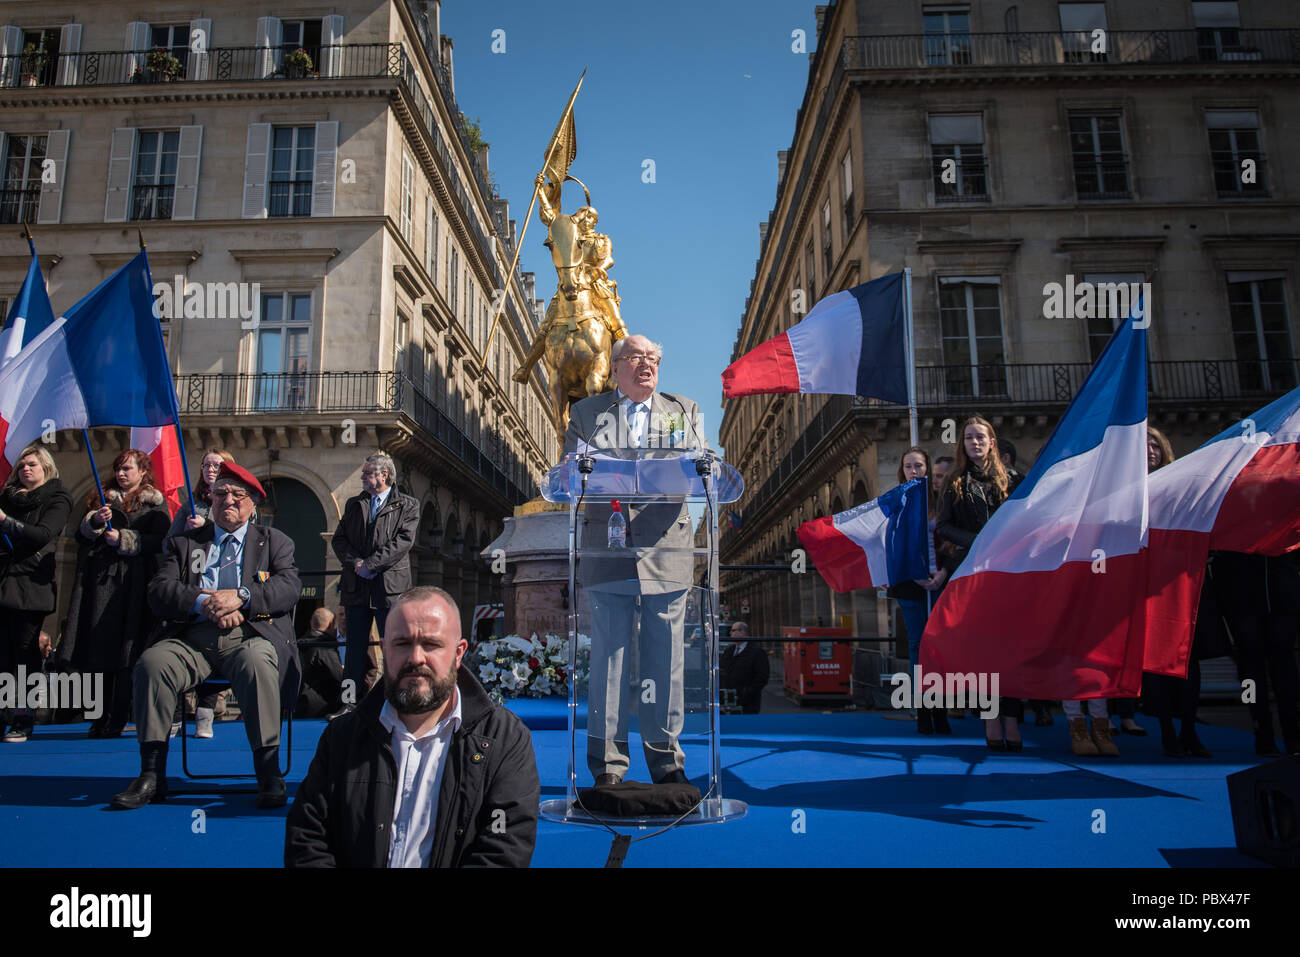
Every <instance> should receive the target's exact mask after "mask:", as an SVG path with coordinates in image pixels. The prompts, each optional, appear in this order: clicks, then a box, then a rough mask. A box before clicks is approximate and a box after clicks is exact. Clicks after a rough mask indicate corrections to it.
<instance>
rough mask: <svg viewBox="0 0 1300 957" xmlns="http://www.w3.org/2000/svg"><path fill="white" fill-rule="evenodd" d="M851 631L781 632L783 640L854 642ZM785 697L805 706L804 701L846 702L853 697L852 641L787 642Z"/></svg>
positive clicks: (837, 629) (810, 629)
mask: <svg viewBox="0 0 1300 957" xmlns="http://www.w3.org/2000/svg"><path fill="white" fill-rule="evenodd" d="M852 636H853V632H852V631H851V630H850V629H848V628H795V627H790V626H786V627H784V628H782V629H781V637H782V638H822V637H825V638H827V639H831V638H841V639H844V638H851V637H852ZM783 648H784V654H783V660H784V662H785V693H786V696H787V697H790V698H792V699H794V700H795V701H798V702H800V703H802V702H803V701H804V700H805V699H816V700H818V701H841V700H843V701H847V700H849V699H850V698H851V697H852V695H853V687H852V684H851V682H850V680H849V679H850V677H851V676H852V674H853V644H852V642H851V641H830V640H827V641H787V642H785V644H784V646H783Z"/></svg>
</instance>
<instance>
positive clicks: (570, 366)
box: [483, 70, 627, 438]
mask: <svg viewBox="0 0 1300 957" xmlns="http://www.w3.org/2000/svg"><path fill="white" fill-rule="evenodd" d="M586 75H587V71H586V70H583V71H582V76H581V77H579V78H578V85H577V86H576V87H574V89H573V94H572V95H571V96H570V97H569V102H568V105H567V106H565V108H564V113H563V114H562V115H561V116H560V122H559V123H558V124H557V125H556V127H555V132H554V133H553V134H551V142H550V143H549V144H548V145H547V147H546V154H545V158H544V160H543V164H542V171H541V172H540V173H538V174H537V178H536V180H535V181H534V183H533V198H532V200H531V201H530V202H529V204H528V214H527V215H526V216H525V217H524V229H523V232H521V233H520V235H519V242H518V243H516V244H515V255H514V259H513V260H512V261H511V263H510V269H509V270H507V273H506V274H507V275H511V274H513V272H514V269H515V264H516V263H518V261H519V252H520V250H521V249H522V248H523V243H524V236H525V235H526V234H527V232H528V222H529V220H530V219H532V216H533V203H535V202H537V201H538V200H539V199H540V200H541V205H540V209H539V213H540V215H541V219H542V222H543V223H544V224H545V225H546V228H547V231H546V244H545V245H546V246H547V247H548V248H549V249H550V250H551V261H552V262H553V263H554V264H555V275H556V290H555V295H554V296H552V297H551V301H550V304H549V305H548V306H547V307H546V316H545V318H544V319H543V321H542V326H541V328H540V329H538V330H537V338H536V339H534V340H533V343H532V346H531V347H530V348H529V350H528V355H527V356H525V357H524V361H523V364H522V365H521V366H520V367H519V369H518V370H516V372H515V373H514V375H513V376H511V378H513V379H514V380H515V381H516V382H527V381H528V376H529V373H530V372H531V371H532V368H533V366H534V365H536V364H537V362H538V361H539V360H540V359H542V358H545V359H546V367H547V369H548V370H549V372H550V383H551V400H552V422H553V423H554V425H555V428H556V431H557V432H558V433H559V436H560V438H563V437H564V433H565V431H566V430H567V429H568V428H569V406H570V405H571V404H572V403H573V401H574V400H576V399H585V398H586V397H587V396H590V395H599V394H600V393H602V392H604V391H606V383H607V381H608V380H609V379H610V374H609V370H610V357H611V354H612V350H613V348H614V343H615V342H617V341H618V340H619V339H622V338H623V337H624V336H626V335H627V326H626V325H624V324H623V317H622V316H621V315H620V314H619V308H618V304H619V298H618V283H617V282H615V281H614V280H612V279H610V278H609V268H610V267H611V266H613V265H614V255H613V249H614V246H613V243H612V242H610V238H609V237H608V236H606V235H605V234H604V233H598V232H596V222H597V219H598V217H597V215H596V210H595V209H593V208H592V205H591V193H590V192H588V191H587V187H586V186H585V185H584V184H583V183H582V181H581V180H579V179H577V178H575V177H573V176H570V175H569V166H570V165H571V164H572V163H573V160H574V157H575V156H577V155H578V135H577V131H576V129H575V127H574V122H573V101H574V100H576V99H577V98H578V91H579V90H581V89H582V80H583V77H585V76H586ZM570 180H571V181H573V182H575V183H577V184H578V185H579V186H581V187H582V191H583V193H584V195H585V196H586V199H587V204H586V205H585V206H582V207H579V208H578V209H577V210H575V211H574V212H573V213H572V214H567V213H563V212H561V211H560V190H561V188H562V187H563V186H564V184H565V182H566V181H570ZM504 305H505V302H504V297H502V300H501V302H500V303H499V304H498V305H497V307H496V310H495V315H494V316H493V318H492V328H491V330H490V331H489V332H488V344H489V345H488V348H490V347H491V342H492V337H493V336H494V335H495V333H496V328H497V322H498V321H499V320H500V318H501V310H502V308H503V306H504ZM487 353H488V349H484V351H483V364H484V367H486V364H487Z"/></svg>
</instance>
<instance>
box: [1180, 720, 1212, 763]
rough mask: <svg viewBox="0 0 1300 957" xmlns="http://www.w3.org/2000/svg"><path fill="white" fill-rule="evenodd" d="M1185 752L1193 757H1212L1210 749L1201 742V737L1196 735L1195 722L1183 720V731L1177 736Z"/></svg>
mask: <svg viewBox="0 0 1300 957" xmlns="http://www.w3.org/2000/svg"><path fill="white" fill-rule="evenodd" d="M1178 739H1179V740H1180V741H1181V742H1182V745H1183V747H1184V748H1185V749H1186V750H1187V753H1188V754H1189V755H1191V756H1192V757H1194V758H1212V757H1214V755H1213V754H1211V753H1210V749H1209V748H1207V747H1206V746H1205V745H1203V744H1202V743H1201V739H1200V738H1198V737H1197V736H1196V722H1195V721H1184V722H1183V733H1182V734H1180V735H1179V736H1178Z"/></svg>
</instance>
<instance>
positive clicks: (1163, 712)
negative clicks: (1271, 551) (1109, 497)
mask: <svg viewBox="0 0 1300 957" xmlns="http://www.w3.org/2000/svg"><path fill="white" fill-rule="evenodd" d="M1173 460H1174V450H1173V446H1171V445H1170V444H1169V440H1168V439H1167V438H1165V436H1164V434H1163V433H1162V432H1161V431H1160V430H1159V429H1156V428H1153V427H1150V426H1148V427H1147V472H1148V473H1150V472H1154V471H1155V470H1156V469H1159V468H1164V467H1165V466H1166V465H1168V464H1169V463H1170V462H1172V461H1173ZM1209 581H1210V574H1209V572H1207V573H1206V579H1205V582H1204V583H1203V585H1202V589H1201V601H1202V605H1204V603H1205V601H1206V599H1207V598H1211V597H1213V596H1212V594H1211V593H1209V592H1207V589H1206V586H1207V585H1208V584H1209ZM1197 617H1198V618H1201V617H1202V615H1201V614H1200V613H1199V612H1198V614H1197ZM1207 617H1208V616H1207ZM1199 630H1200V629H1198V631H1199ZM1196 645H1197V642H1196V638H1195V635H1193V638H1192V648H1191V653H1190V654H1189V655H1188V662H1187V677H1186V678H1174V677H1172V676H1170V675H1157V674H1152V673H1151V672H1147V673H1146V674H1144V675H1143V676H1142V698H1143V701H1144V703H1145V704H1146V708H1147V710H1148V711H1149V712H1151V713H1154V714H1155V716H1156V717H1157V718H1158V719H1159V720H1160V744H1161V747H1163V749H1164V752H1165V754H1166V755H1167V756H1168V757H1171V758H1185V757H1188V756H1189V755H1190V756H1192V757H1197V758H1211V757H1214V755H1213V754H1211V753H1210V751H1209V749H1208V748H1206V747H1205V745H1204V744H1202V743H1201V739H1200V738H1198V737H1197V736H1196V705H1197V703H1198V702H1199V701H1200V697H1201V662H1200V660H1199V658H1198V656H1197V647H1196ZM1175 717H1177V718H1178V719H1179V721H1180V724H1181V727H1180V728H1179V731H1178V733H1177V734H1175V733H1174V718H1175Z"/></svg>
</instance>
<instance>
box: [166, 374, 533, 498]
mask: <svg viewBox="0 0 1300 957" xmlns="http://www.w3.org/2000/svg"><path fill="white" fill-rule="evenodd" d="M176 394H177V400H178V404H179V408H180V413H181V421H182V424H184V423H185V419H186V417H187V416H195V415H223V416H232V417H234V416H245V415H257V416H267V415H274V414H277V413H281V414H282V413H288V414H294V415H302V416H304V417H306V416H316V415H328V416H329V418H330V419H331V420H333V421H334V422H337V421H338V416H340V415H348V414H352V415H357V414H364V413H384V412H389V413H395V414H401V415H405V416H406V417H407V418H409V419H410V420H411V421H412V422H414V423H415V424H416V425H417V426H419V428H420V430H422V431H423V432H424V433H425V434H426V435H427V436H428V437H431V438H432V439H434V440H436V441H437V442H438V443H439V444H441V445H442V446H443V447H444V448H445V449H446V450H447V451H448V453H449V454H450V455H452V456H454V457H455V458H456V459H457V460H458V461H460V462H462V463H464V466H465V468H466V469H467V470H468V471H471V472H473V473H475V474H476V475H478V476H479V477H480V478H481V479H483V481H485V482H486V483H487V484H488V485H490V486H491V487H492V488H493V489H494V490H495V491H496V492H498V493H499V494H500V495H501V496H502V497H504V498H505V499H507V500H508V501H510V502H511V503H512V504H514V505H522V504H523V503H524V502H526V501H528V499H529V498H531V497H532V496H533V495H535V494H536V492H537V489H536V488H535V487H533V486H532V483H531V482H530V483H529V488H528V489H527V490H525V489H521V488H520V487H519V486H518V485H517V484H515V482H514V480H513V479H511V478H510V475H509V473H508V472H507V471H506V470H507V469H511V468H513V466H514V464H515V463H514V461H513V459H514V457H513V456H512V455H511V454H510V453H509V452H503V454H502V455H500V456H498V457H497V458H498V459H500V463H498V461H495V460H494V459H493V457H492V456H490V455H489V454H488V453H486V452H485V451H483V449H481V448H480V447H479V446H478V445H477V444H476V443H475V442H474V441H473V440H472V439H471V438H470V437H469V436H468V435H466V434H465V433H464V431H463V430H462V429H461V428H460V427H459V426H457V425H456V423H455V422H454V421H453V420H452V419H451V418H450V417H449V416H448V415H447V413H446V412H445V411H444V410H443V409H442V408H441V406H440V405H439V403H438V402H437V401H435V400H434V399H432V398H430V397H429V396H427V395H425V394H424V392H423V391H421V390H420V389H419V388H418V387H417V386H416V385H415V383H413V382H412V381H411V380H410V379H409V378H407V377H406V376H405V375H402V374H400V373H396V372H301V373H299V372H282V373H266V374H262V373H239V374H230V373H194V374H191V375H180V376H176ZM306 421H308V422H310V420H309V419H308V420H306Z"/></svg>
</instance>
